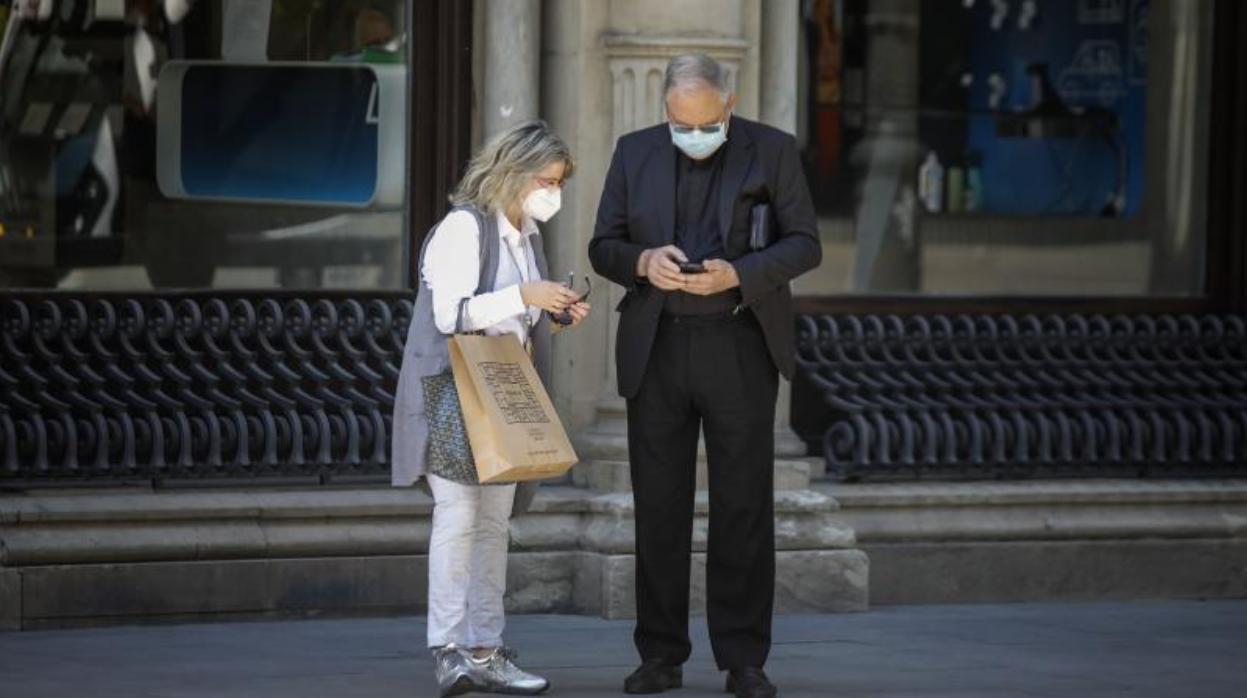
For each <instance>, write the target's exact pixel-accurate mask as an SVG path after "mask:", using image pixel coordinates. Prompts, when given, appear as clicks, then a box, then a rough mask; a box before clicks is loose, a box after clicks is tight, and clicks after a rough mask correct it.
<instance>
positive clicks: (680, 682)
mask: <svg viewBox="0 0 1247 698" xmlns="http://www.w3.org/2000/svg"><path fill="white" fill-rule="evenodd" d="M674 688H684V677H683V676H676V677H673V678H672V679H671V680H670V681H668V682H667V685H665V686H663V687H662V688H655V689H654V690H652V691H632V690H628V687H627V686H624V693H627V694H628V695H632V696H650V695H654V694H656V693H663V692H664V691H670V690H672V689H674Z"/></svg>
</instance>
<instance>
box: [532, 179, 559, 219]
mask: <svg viewBox="0 0 1247 698" xmlns="http://www.w3.org/2000/svg"><path fill="white" fill-rule="evenodd" d="M562 207H563V190H562V189H559V188H558V187H550V188H549V189H534V190H533V191H532V192H531V193H529V195H528V196H526V197H524V214H525V215H527V216H528V217H529V218H532V219H533V220H535V221H539V222H541V223H545V222H546V221H548V220H550V219H551V218H553V217H554V214H556V213H558V212H559V209H560V208H562Z"/></svg>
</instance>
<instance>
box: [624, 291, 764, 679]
mask: <svg viewBox="0 0 1247 698" xmlns="http://www.w3.org/2000/svg"><path fill="white" fill-rule="evenodd" d="M778 385H779V377H778V372H777V371H776V368H775V364H774V362H773V361H772V360H771V357H770V354H769V353H768V352H767V348H766V341H765V339H764V337H763V335H762V329H761V327H760V326H759V325H758V324H757V320H756V319H755V318H754V317H753V314H752V313H751V312H749V311H743V312H741V313H740V314H739V315H726V316H724V315H719V316H714V317H708V318H702V317H687V316H669V315H668V316H664V317H663V319H662V321H661V325H660V327H659V330H658V335H657V337H656V339H655V341H654V347H653V350H652V354H651V355H650V359H649V363H648V366H647V369H646V374H645V378H644V381H643V382H642V386H641V390H640V392H639V393H638V394H637V396H636V397H635V398H633V399H631V400H629V401H628V451H629V458H630V460H631V466H632V490H633V496H634V497H635V501H636V548H637V565H636V597H637V627H636V633H635V636H634V639H635V641H636V646H637V650H638V651H639V652H640V654H641V658H642V659H643V660H644V659H659V660H662V661H665V662H668V663H671V664H679V663H683V662H684V661H685V660H687V659H688V656H689V653H690V652H691V650H692V645H691V643H690V641H689V635H688V613H689V567H690V554H691V551H692V531H693V497H694V492H695V490H696V463H697V441H698V433H699V431H700V430H701V429H702V428H703V427H704V429H705V436H706V456H707V459H708V466H709V480H710V481H709V485H710V526H709V540H708V542H707V548H708V549H707V562H706V597H707V598H706V602H707V607H706V614H707V621H708V624H709V628H710V642H711V645H712V647H713V650H714V656H715V661H716V662H717V663H718V665H719V668H720V669H733V668H738V667H745V666H756V667H761V666H762V665H763V664H764V663H765V662H766V657H767V654H768V653H769V651H770V645H771V611H772V606H773V602H774V590H775V517H774V509H775V505H774V469H775V468H774V465H775V445H774V441H775V424H774V423H775V398H776V391H777V389H778Z"/></svg>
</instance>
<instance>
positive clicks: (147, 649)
mask: <svg viewBox="0 0 1247 698" xmlns="http://www.w3.org/2000/svg"><path fill="white" fill-rule="evenodd" d="M631 630H632V624H631V623H630V622H627V621H605V620H601V619H597V618H588V617H582V616H512V617H511V618H510V619H509V626H508V629H507V637H508V642H509V643H510V644H511V645H513V646H514V647H515V648H516V649H518V650H519V652H520V660H519V661H520V664H521V666H523V667H525V668H527V669H529V670H532V671H536V672H539V673H541V674H543V675H545V676H547V677H548V678H550V680H551V681H552V683H553V688H552V690H551V692H550V694H549V695H552V696H569V697H576V698H580V697H585V698H588V697H592V696H617V695H622V692H621V688H620V687H621V684H622V680H623V677H624V676H625V675H626V674H627V673H628V672H629V671H631V670H632V668H633V667H634V665H635V663H636V656H635V653H634V650H633V647H632V642H631ZM693 637H694V644H695V649H694V652H693V657H692V659H691V660H690V661H689V663H688V664H687V665H686V667H685V688H683V689H681V690H677V691H674V692H672V693H670V694H668V695H671V696H673V698H702V697H708V696H722V695H723V693H722V689H723V678H722V675H721V674H720V673H719V672H717V671H716V670H715V668H714V662H713V660H712V659H711V655H710V649H709V643H708V641H707V638H706V627H705V623H704V621H702V620H700V619H696V620H695V621H694V624H693ZM774 637H775V643H774V647H773V649H772V652H771V660H770V663H769V664H768V665H767V671H768V673H769V674H770V675H771V677H772V679H774V680H775V682H776V683H777V684H778V685H779V687H780V695H781V696H784V697H785V698H805V697H810V698H813V697H818V698H824V697H831V696H846V697H848V696H887V697H889V698H901V697H906V696H913V697H922V698H934V697H936V696H948V697H950V698H951V697H953V696H955V697H956V698H973V697H976V696H992V697H1000V696H1073V697H1076V698H1089V697H1097V696H1113V697H1125V696H1156V697H1157V698H1162V697H1163V698H1187V697H1189V698H1219V697H1221V696H1225V697H1227V698H1228V697H1231V696H1233V697H1234V698H1241V697H1242V696H1247V601H1207V602H1200V601H1164V602H1120V603H1118V602H1114V603H1108V602H1088V603H1029V604H1005V605H969V606H894V607H885V608H879V609H876V610H872V611H870V612H868V613H860V614H839V615H790V616H780V617H777V618H776V623H775V632H774ZM423 638H424V622H423V619H422V618H420V617H398V618H363V619H334V620H328V619H317V620H284V621H260V622H232V623H203V624H191V625H165V626H135V627H109V628H91V629H75V630H48V631H26V632H11V633H0V696H4V697H5V698H38V697H42V696H56V697H57V698H60V697H62V696H72V695H77V694H84V695H89V696H92V697H93V698H113V697H118V698H119V697H121V696H125V697H126V698H141V697H145V696H160V697H162V698H163V697H168V698H173V697H178V698H201V697H207V696H213V697H216V696H229V697H230V698H243V697H250V696H257V697H258V696H264V697H274V698H284V697H287V696H288V697H292V698H293V697H297V698H319V697H322V696H323V697H325V698H350V697H355V696H368V697H370V698H383V697H387V696H413V697H417V698H423V697H425V696H435V695H436V691H435V689H434V685H433V682H432V678H431V677H432V666H431V663H430V660H429V656H428V653H427V651H426V650H425V649H424V648H423Z"/></svg>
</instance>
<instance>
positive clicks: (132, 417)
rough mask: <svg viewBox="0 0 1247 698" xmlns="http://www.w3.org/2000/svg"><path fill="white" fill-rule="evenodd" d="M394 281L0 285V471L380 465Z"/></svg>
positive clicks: (401, 299)
mask: <svg viewBox="0 0 1247 698" xmlns="http://www.w3.org/2000/svg"><path fill="white" fill-rule="evenodd" d="M410 317H411V300H410V299H409V298H408V297H407V296H406V295H404V294H398V293H391V294H371V295H368V294H350V295H349V296H348V295H339V296H333V295H322V296H315V295H299V296H294V295H290V296H281V295H268V296H265V295H260V294H237V295H232V294H214V295H201V294H186V295H152V296H136V295H130V296H99V295H62V294H56V295H49V296H44V297H32V296H24V295H15V296H10V297H8V298H0V479H5V480H10V481H11V480H44V479H58V478H103V479H108V480H110V481H111V480H116V479H119V478H153V479H163V478H179V477H192V478H194V477H248V476H263V475H282V476H288V475H295V474H298V475H320V474H327V473H332V474H336V475H341V474H354V473H359V474H369V473H374V474H380V473H384V472H386V471H387V469H388V464H387V460H388V450H389V433H390V419H391V418H390V410H391V406H392V404H393V391H394V385H395V380H396V378H397V376H398V369H399V365H400V362H401V359H402V347H403V340H404V337H405V333H406V328H407V325H408V323H409V322H410Z"/></svg>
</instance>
